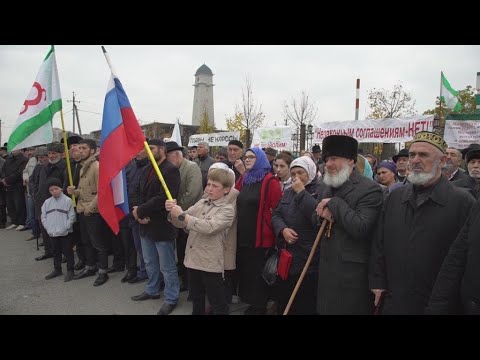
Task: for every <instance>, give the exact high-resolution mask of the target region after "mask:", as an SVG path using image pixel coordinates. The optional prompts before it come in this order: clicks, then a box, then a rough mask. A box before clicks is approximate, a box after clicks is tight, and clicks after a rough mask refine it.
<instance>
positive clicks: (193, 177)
mask: <svg viewBox="0 0 480 360" xmlns="http://www.w3.org/2000/svg"><path fill="white" fill-rule="evenodd" d="M178 170H179V171H180V189H179V190H178V199H177V200H178V202H177V204H178V205H179V206H180V207H181V208H182V209H188V208H189V207H190V206H192V205H193V204H195V203H196V202H197V201H198V200H200V199H201V197H202V194H203V187H202V172H201V170H200V168H199V167H198V165H197V164H195V163H194V162H193V161H190V160H187V159H183V161H182V164H181V165H180V167H179V168H178Z"/></svg>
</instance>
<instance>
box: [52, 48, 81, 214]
mask: <svg viewBox="0 0 480 360" xmlns="http://www.w3.org/2000/svg"><path fill="white" fill-rule="evenodd" d="M54 48H55V47H54V45H52V49H54ZM57 78H58V74H57ZM60 120H61V121H62V132H63V146H64V147H65V160H66V162H67V173H68V184H69V185H70V186H73V177H72V168H71V166H70V155H69V154H68V144H67V133H66V131H65V122H64V121H63V106H62V108H61V109H60ZM72 204H73V207H77V203H76V201H75V194H72Z"/></svg>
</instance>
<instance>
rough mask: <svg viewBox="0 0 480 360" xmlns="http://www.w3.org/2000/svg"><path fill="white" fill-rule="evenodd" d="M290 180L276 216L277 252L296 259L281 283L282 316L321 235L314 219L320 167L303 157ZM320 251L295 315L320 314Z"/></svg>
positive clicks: (296, 162)
mask: <svg viewBox="0 0 480 360" xmlns="http://www.w3.org/2000/svg"><path fill="white" fill-rule="evenodd" d="M290 176H291V177H292V186H291V187H290V188H289V189H287V190H286V191H285V193H284V194H283V197H282V199H281V200H280V203H279V204H278V206H277V208H276V209H275V210H274V211H273V215H272V226H273V230H274V232H275V234H276V235H277V248H278V249H283V248H286V249H287V250H288V251H289V252H290V253H291V254H292V255H293V257H292V263H291V266H290V271H289V273H288V278H287V279H286V280H280V279H278V280H277V281H278V282H277V284H276V285H277V294H276V295H277V299H276V300H277V303H278V310H279V313H280V314H281V313H283V311H284V309H285V307H286V306H287V303H288V300H289V299H290V295H291V294H292V292H293V289H294V288H295V285H296V283H297V280H298V278H299V277H300V274H301V273H302V270H303V267H304V266H305V263H306V262H307V259H308V255H309V254H310V251H311V249H312V245H313V243H314V241H315V237H316V235H317V232H318V225H317V224H316V223H314V219H312V214H313V213H314V212H315V208H316V206H317V201H316V200H315V197H316V187H317V165H316V164H315V163H314V162H313V161H312V159H311V158H310V157H308V156H302V157H299V158H298V159H295V160H293V161H292V163H291V164H290ZM319 249H320V248H317V254H316V255H315V256H314V257H313V261H312V263H311V264H310V266H309V268H308V270H307V273H306V275H305V278H304V279H303V282H302V285H301V286H300V288H299V291H298V293H297V295H296V297H295V301H294V302H293V303H292V307H291V309H290V312H289V314H291V315H312V314H315V313H316V306H317V300H316V299H317V281H318V259H319V256H318V251H319Z"/></svg>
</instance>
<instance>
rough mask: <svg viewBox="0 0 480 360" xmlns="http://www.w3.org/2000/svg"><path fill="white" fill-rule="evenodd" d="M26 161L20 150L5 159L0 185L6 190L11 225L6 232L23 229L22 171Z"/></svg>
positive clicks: (24, 216) (24, 208)
mask: <svg viewBox="0 0 480 360" xmlns="http://www.w3.org/2000/svg"><path fill="white" fill-rule="evenodd" d="M27 162H28V159H27V157H26V156H25V155H24V154H23V151H22V150H13V151H12V152H11V153H10V155H9V156H7V158H6V159H5V164H4V165H3V168H2V174H1V175H0V183H2V185H3V187H4V188H5V189H6V205H7V210H8V216H9V217H10V219H11V220H12V224H11V225H10V226H9V227H7V230H11V229H16V230H21V229H23V228H24V227H25V220H26V218H27V209H26V204H25V195H24V192H25V189H24V187H23V169H24V168H25V165H26V164H27Z"/></svg>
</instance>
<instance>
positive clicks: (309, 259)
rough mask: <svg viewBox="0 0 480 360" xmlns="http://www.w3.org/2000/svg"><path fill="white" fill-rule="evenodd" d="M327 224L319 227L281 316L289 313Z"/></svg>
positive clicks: (325, 221) (324, 222) (324, 221)
mask: <svg viewBox="0 0 480 360" xmlns="http://www.w3.org/2000/svg"><path fill="white" fill-rule="evenodd" d="M328 222H329V221H328V220H323V223H322V226H321V227H320V230H318V234H317V237H316V238H315V242H314V243H313V246H312V250H310V255H308V259H307V262H306V263H305V266H304V267H303V270H302V273H301V274H300V277H299V278H298V281H297V284H296V285H295V289H293V292H292V295H290V300H288V304H287V307H286V308H285V311H284V312H283V315H287V314H288V312H289V311H290V307H291V306H292V303H293V300H294V299H295V296H297V292H298V289H299V288H300V285H302V281H303V278H304V277H305V274H306V273H307V270H308V267H309V266H310V263H311V262H312V259H313V254H315V250H316V249H317V246H318V244H319V243H320V239H321V238H322V235H323V232H324V231H325V226H326V225H327V223H328Z"/></svg>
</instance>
